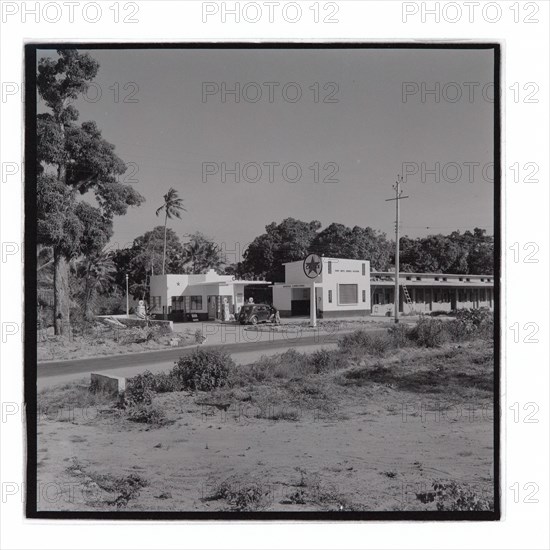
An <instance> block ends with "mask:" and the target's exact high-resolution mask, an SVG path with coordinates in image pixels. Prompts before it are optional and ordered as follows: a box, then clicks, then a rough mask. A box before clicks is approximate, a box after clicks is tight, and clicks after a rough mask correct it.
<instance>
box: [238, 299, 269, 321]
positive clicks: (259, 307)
mask: <svg viewBox="0 0 550 550" xmlns="http://www.w3.org/2000/svg"><path fill="white" fill-rule="evenodd" d="M274 318H275V308H274V307H272V306H270V305H269V304H247V305H244V306H243V307H242V308H241V311H240V312H239V323H241V325H257V324H258V323H269V322H271V321H273V320H274Z"/></svg>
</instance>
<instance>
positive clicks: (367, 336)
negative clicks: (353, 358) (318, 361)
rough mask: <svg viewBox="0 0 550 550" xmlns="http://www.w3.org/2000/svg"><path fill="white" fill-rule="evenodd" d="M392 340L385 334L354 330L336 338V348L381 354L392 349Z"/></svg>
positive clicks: (353, 351)
mask: <svg viewBox="0 0 550 550" xmlns="http://www.w3.org/2000/svg"><path fill="white" fill-rule="evenodd" d="M393 347H394V346H393V342H392V340H391V339H390V337H389V336H388V335H387V334H379V333H373V332H367V331H365V330H356V331H355V332H352V333H351V334H345V335H344V336H342V338H340V339H339V340H338V348H339V349H340V350H342V351H346V352H352V353H369V354H371V355H376V356H381V355H384V354H385V353H386V352H387V351H388V350H390V349H392V348H393Z"/></svg>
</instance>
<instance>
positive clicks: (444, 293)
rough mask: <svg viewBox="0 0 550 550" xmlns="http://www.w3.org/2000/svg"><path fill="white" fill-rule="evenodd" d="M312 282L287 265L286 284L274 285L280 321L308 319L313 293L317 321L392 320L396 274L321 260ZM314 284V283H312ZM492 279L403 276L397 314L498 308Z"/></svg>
mask: <svg viewBox="0 0 550 550" xmlns="http://www.w3.org/2000/svg"><path fill="white" fill-rule="evenodd" d="M322 262H323V269H322V271H321V274H320V275H319V276H318V277H317V278H316V279H314V280H312V279H309V278H308V277H307V276H306V274H305V273H304V270H303V262H301V261H298V262H291V263H287V264H285V282H284V283H276V284H274V285H273V305H274V306H275V307H276V308H277V309H278V310H279V311H280V314H281V316H282V317H289V316H299V315H309V312H310V309H309V308H310V298H311V295H312V292H313V291H312V289H313V288H314V287H315V297H316V303H317V313H318V315H319V317H323V318H327V317H349V316H354V315H359V316H362V315H374V316H390V315H392V314H393V312H394V294H395V274H394V273H393V272H376V271H373V272H371V271H370V264H369V262H368V261H367V260H351V259H342V258H322ZM313 281H314V282H313ZM493 287H494V279H493V276H492V275H458V274H440V273H400V276H399V290H400V291H399V296H398V300H399V311H400V312H401V313H403V314H404V315H414V314H421V313H433V312H441V313H448V312H451V311H456V310H458V309H477V308H482V307H484V308H488V309H493V307H494V294H493Z"/></svg>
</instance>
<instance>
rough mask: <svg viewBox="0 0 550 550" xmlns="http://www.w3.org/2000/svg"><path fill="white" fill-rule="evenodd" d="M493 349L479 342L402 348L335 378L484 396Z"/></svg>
mask: <svg viewBox="0 0 550 550" xmlns="http://www.w3.org/2000/svg"><path fill="white" fill-rule="evenodd" d="M493 372H494V358H493V350H492V349H487V346H486V343H485V342H484V341H480V342H478V343H477V344H475V343H472V344H471V345H469V346H468V347H453V348H447V349H445V348H444V349H440V350H416V351H412V352H411V351H409V350H402V351H401V352H400V354H398V355H396V356H394V357H392V358H391V360H390V359H389V358H386V359H379V360H376V361H374V362H370V363H365V364H363V365H360V366H354V367H352V368H350V369H348V370H346V371H344V372H342V373H341V375H339V376H338V377H337V381H338V383H339V384H341V385H343V386H350V385H359V386H362V385H367V384H373V383H375V384H382V385H385V386H389V387H392V388H394V389H396V390H398V391H407V392H413V393H419V394H426V393H435V394H440V395H442V396H445V398H449V399H451V400H452V399H455V398H466V397H467V398H471V397H472V396H474V395H477V396H479V397H481V398H488V397H490V396H491V394H492V391H493Z"/></svg>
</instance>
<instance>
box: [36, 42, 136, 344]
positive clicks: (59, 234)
mask: <svg viewBox="0 0 550 550" xmlns="http://www.w3.org/2000/svg"><path fill="white" fill-rule="evenodd" d="M57 54H58V57H57V58H56V59H51V58H42V59H41V60H40V61H39V64H38V75H37V87H38V94H39V96H40V98H41V99H42V100H43V102H44V105H45V107H46V108H47V112H43V113H41V114H39V115H38V119H37V162H38V166H37V173H38V181H37V206H38V244H39V245H45V246H49V247H51V248H52V250H53V271H54V274H53V287H54V323H55V324H54V326H55V333H56V334H63V332H64V331H65V329H66V328H67V327H68V326H69V322H70V319H69V310H70V295H69V261H70V260H71V259H72V258H76V257H78V256H79V255H81V254H88V255H89V254H93V253H98V252H99V251H100V250H101V249H102V248H103V246H104V245H105V243H106V242H107V241H108V239H109V238H110V236H111V233H112V219H113V216H115V215H122V214H125V213H126V211H127V209H128V207H129V206H137V205H139V204H141V202H142V201H143V200H144V199H143V197H142V196H141V195H140V194H139V193H137V192H136V191H135V190H134V189H133V188H132V187H131V186H129V185H125V184H123V183H120V182H119V181H118V177H119V176H120V175H121V174H123V173H124V172H125V171H126V167H125V165H124V163H123V161H122V160H121V159H120V158H119V157H118V156H117V155H116V154H115V152H114V149H115V148H114V145H112V144H111V143H109V142H107V141H106V140H104V139H103V137H102V135H101V131H100V130H99V129H98V127H97V125H96V123H95V122H83V123H82V124H78V123H77V121H78V116H79V113H78V111H77V110H76V108H75V107H74V105H72V104H71V103H72V102H74V100H76V99H77V98H78V96H79V94H82V93H84V92H85V91H86V90H87V88H88V86H89V83H90V81H91V80H92V79H93V78H95V76H96V75H97V72H98V69H99V64H98V63H97V61H96V60H95V59H93V58H92V57H91V56H90V55H88V54H82V53H80V52H78V51H77V50H58V52H57ZM90 193H91V195H92V196H93V198H94V202H95V205H92V204H90V203H88V202H86V201H84V200H83V198H82V196H83V195H87V196H88V194H90Z"/></svg>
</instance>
